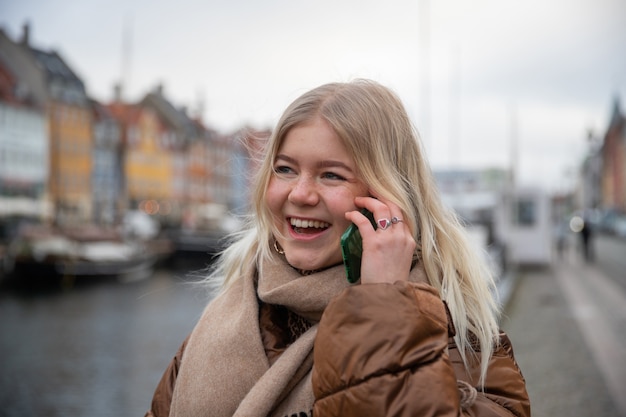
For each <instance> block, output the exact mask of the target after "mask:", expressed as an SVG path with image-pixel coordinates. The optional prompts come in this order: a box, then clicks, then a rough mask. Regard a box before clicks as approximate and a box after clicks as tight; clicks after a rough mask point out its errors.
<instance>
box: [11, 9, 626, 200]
mask: <svg viewBox="0 0 626 417" xmlns="http://www.w3.org/2000/svg"><path fill="white" fill-rule="evenodd" d="M25 22H29V23H30V25H31V44H32V45H33V46H35V47H38V48H40V49H46V50H50V49H54V50H56V51H57V52H59V53H60V54H61V56H62V57H63V58H64V59H65V60H66V61H67V63H68V64H69V65H70V66H71V67H72V68H73V69H74V70H75V71H76V73H77V74H78V75H79V76H80V77H81V78H82V79H83V80H84V81H85V83H86V86H87V90H88V93H89V94H90V95H91V96H92V97H94V98H96V99H98V100H100V101H103V102H109V101H110V100H111V99H112V97H113V94H112V91H113V85H114V84H115V83H116V82H118V81H119V80H124V84H125V98H126V99H127V100H129V101H138V100H139V99H141V98H142V97H143V95H145V94H146V93H147V92H149V91H150V90H152V89H153V88H154V87H155V86H156V85H158V84H160V83H162V84H163V86H164V91H165V95H166V97H168V98H169V99H170V100H171V101H172V102H173V103H174V104H175V105H177V106H186V107H188V108H189V109H190V111H191V112H197V111H198V109H200V108H203V109H204V110H203V111H202V116H203V119H204V120H205V122H206V123H207V124H208V125H209V126H212V127H214V128H215V129H217V130H219V131H221V132H223V133H230V132H232V131H234V130H236V129H237V128H239V127H241V126H243V125H245V124H247V125H251V126H254V127H258V128H266V127H268V128H271V127H272V126H273V124H274V123H275V122H276V121H277V119H278V117H279V116H280V114H281V112H282V111H283V109H284V108H285V107H286V106H287V104H289V102H291V101H292V100H293V99H294V98H295V97H297V96H298V95H300V94H301V93H303V92H304V91H306V90H309V89H311V88H313V87H316V86H318V85H320V84H323V83H326V82H330V81H349V80H351V79H354V78H372V79H375V80H377V81H379V82H381V83H383V84H385V85H387V86H389V87H391V88H392V89H393V90H394V91H396V92H397V93H398V95H399V96H400V97H401V98H402V100H403V101H404V103H405V105H406V107H407V110H408V112H409V114H410V116H411V118H412V120H413V122H414V124H415V126H416V127H417V129H418V130H419V131H420V134H421V135H422V138H423V141H424V143H425V146H426V149H427V152H428V156H429V158H430V161H431V163H432V165H433V167H435V168H451V167H462V168H477V167H501V168H502V167H508V166H510V165H511V163H512V161H513V160H515V161H516V162H515V164H514V166H516V167H517V175H518V178H519V179H520V181H521V183H523V184H530V185H540V186H542V187H544V188H547V189H548V190H551V191H555V190H562V189H564V188H566V187H568V186H570V185H571V184H572V180H571V178H568V177H567V173H568V172H570V173H571V172H573V171H575V169H576V168H577V167H578V166H579V164H580V160H581V158H582V156H583V155H584V153H585V150H586V147H587V143H586V136H587V131H588V130H589V129H593V131H594V132H595V133H596V135H598V136H601V135H603V134H604V133H605V131H606V128H607V126H608V121H609V117H610V111H611V108H612V101H613V99H614V97H615V96H618V97H619V98H620V99H621V101H622V103H624V105H623V106H622V107H626V1H624V0H524V1H520V0H514V1H507V0H472V1H463V0H437V1H434V0H430V1H427V0H385V1H381V0H379V1H373V0H317V1H315V2H311V1H307V2H304V1H299V0H258V1H257V0H197V1H194V0H176V1H170V2H158V1H154V0H123V1H120V0H52V1H48V0H20V1H14V0H0V27H2V28H3V29H4V30H5V31H6V32H7V33H8V34H9V36H11V37H13V39H14V40H17V39H18V38H19V37H20V36H21V31H22V25H23V24H24V23H25ZM200 103H202V105H201V104H200ZM622 112H623V113H624V111H622ZM514 150H517V151H514ZM513 155H516V157H513Z"/></svg>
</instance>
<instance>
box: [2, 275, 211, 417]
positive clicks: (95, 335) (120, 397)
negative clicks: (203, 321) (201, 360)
mask: <svg viewBox="0 0 626 417" xmlns="http://www.w3.org/2000/svg"><path fill="white" fill-rule="evenodd" d="M199 269H200V266H199V265H196V264H194V265H182V266H180V265H179V266H177V267H167V268H165V267H162V268H159V269H157V270H155V271H154V273H152V274H150V276H148V277H147V278H143V279H135V280H121V279H116V278H110V279H106V280H98V281H92V282H85V281H79V282H76V283H74V285H72V286H71V287H69V288H60V287H56V286H55V287H52V288H37V289H30V290H28V291H27V290H24V289H19V290H16V289H13V288H4V287H3V288H2V290H0V291H1V292H0V361H1V362H2V364H1V365H0V369H2V372H0V416H7V417H28V416H59V417H61V416H63V417H67V416H89V417H100V416H102V417H105V416H116V417H119V416H143V415H144V414H145V412H146V411H147V410H148V408H149V406H150V401H151V399H152V393H153V391H154V388H155V387H156V385H157V383H158V381H159V380H160V378H161V375H162V373H163V371H164V370H165V368H166V366H167V365H168V363H169V361H170V360H171V358H172V357H173V355H174V354H175V352H176V350H177V349H178V347H179V345H180V343H181V342H182V341H183V339H184V338H185V337H186V336H187V335H188V334H189V332H190V331H191V330H192V328H193V325H194V324H195V322H196V320H197V319H198V317H199V315H200V314H201V312H202V309H203V307H204V306H205V305H206V302H207V300H208V294H207V292H206V290H205V289H204V288H203V287H202V286H200V285H199V283H198V274H201V273H202V271H200V270H199Z"/></svg>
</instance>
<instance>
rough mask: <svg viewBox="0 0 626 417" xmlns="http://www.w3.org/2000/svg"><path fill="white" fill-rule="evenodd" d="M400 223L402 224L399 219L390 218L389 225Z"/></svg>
mask: <svg viewBox="0 0 626 417" xmlns="http://www.w3.org/2000/svg"><path fill="white" fill-rule="evenodd" d="M401 222H402V219H401V218H399V217H396V216H393V217H392V218H391V224H396V223H401Z"/></svg>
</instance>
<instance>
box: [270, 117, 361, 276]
mask: <svg viewBox="0 0 626 417" xmlns="http://www.w3.org/2000/svg"><path fill="white" fill-rule="evenodd" d="M273 169H274V173H273V174H272V177H271V179H270V182H269V185H268V188H267V193H266V199H267V200H266V202H267V205H268V207H269V209H270V212H271V214H272V217H273V221H274V228H275V229H276V230H277V231H278V234H277V235H276V239H277V241H278V243H279V244H280V246H281V247H282V248H283V249H284V251H285V256H286V258H287V261H288V262H289V264H290V265H292V266H293V267H295V268H298V269H304V270H314V269H320V268H325V267H329V266H332V265H335V264H338V263H340V262H341V261H342V256H341V249H340V247H339V244H340V239H341V235H342V234H343V232H344V231H345V230H346V229H347V228H348V226H349V225H350V222H349V221H348V220H346V219H345V217H344V215H345V213H346V212H348V211H351V210H355V209H356V206H355V205H354V198H355V197H357V196H366V195H368V192H367V187H366V186H365V184H363V183H362V182H361V181H360V180H359V179H358V178H357V176H356V167H355V165H354V161H353V159H352V158H351V157H350V155H349V154H348V152H347V150H346V148H345V147H344V146H343V144H342V143H341V140H340V139H339V137H338V136H337V134H336V133H335V132H334V130H333V129H332V128H331V127H330V126H329V125H328V123H326V122H325V121H324V120H322V119H320V118H315V119H314V120H312V121H310V122H308V123H305V124H301V125H298V126H296V127H294V128H292V129H291V130H290V131H289V132H288V133H287V135H286V136H285V138H284V140H283V142H282V144H281V146H280V148H279V149H278V153H277V155H276V158H275V160H274V166H273Z"/></svg>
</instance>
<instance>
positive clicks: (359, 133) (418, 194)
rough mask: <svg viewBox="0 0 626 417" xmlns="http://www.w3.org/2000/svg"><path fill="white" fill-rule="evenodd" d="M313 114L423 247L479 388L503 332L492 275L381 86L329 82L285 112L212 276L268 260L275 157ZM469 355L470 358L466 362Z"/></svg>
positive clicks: (226, 279)
mask: <svg viewBox="0 0 626 417" xmlns="http://www.w3.org/2000/svg"><path fill="white" fill-rule="evenodd" d="M315 117H321V118H322V119H324V120H325V121H326V122H328V123H329V124H330V125H331V126H332V127H333V129H334V130H335V132H336V133H337V135H338V136H339V137H340V138H341V140H342V141H343V144H344V146H345V147H346V148H347V150H348V152H349V153H350V154H351V155H353V157H354V161H355V165H356V167H357V170H358V175H359V176H360V177H361V179H362V180H363V181H364V182H365V183H366V184H368V186H369V187H370V188H371V189H372V190H374V191H375V192H376V193H378V194H379V195H380V196H381V197H383V198H385V199H388V200H390V201H392V202H394V203H395V204H397V205H398V206H399V207H400V208H401V209H402V212H403V215H404V220H405V223H406V224H407V225H408V226H409V228H410V230H411V231H412V233H413V237H414V238H415V240H416V242H417V243H418V254H417V255H418V256H419V260H420V262H421V263H422V264H423V267H424V270H425V272H426V275H427V276H428V281H429V283H430V284H431V285H432V286H434V287H435V288H436V289H437V290H438V291H439V293H440V294H441V298H442V299H443V300H445V301H446V303H447V305H448V308H449V310H450V314H451V316H452V319H453V321H454V325H455V328H456V330H457V334H456V336H455V341H456V343H457V346H458V347H459V353H460V354H461V357H462V359H463V361H464V363H465V365H466V367H469V361H471V360H475V359H477V358H475V357H474V356H478V355H480V363H481V376H480V381H479V383H481V384H482V383H484V379H485V375H486V371H487V366H488V362H489V359H490V357H491V354H492V352H493V346H494V343H495V342H496V341H497V336H498V331H499V329H498V325H497V314H498V305H497V303H496V302H495V300H494V297H493V295H492V290H493V286H494V281H493V278H492V276H491V273H490V271H489V268H488V267H487V266H486V263H485V261H484V259H483V257H482V256H481V254H480V253H478V251H476V250H474V248H473V247H472V245H471V244H470V240H469V239H468V237H467V235H466V233H465V230H464V228H463V227H462V225H461V224H460V222H459V221H458V219H457V218H456V216H455V215H454V214H453V213H452V212H451V211H450V210H448V209H447V208H446V207H444V206H443V204H442V202H441V199H440V197H439V195H438V191H437V188H436V186H435V183H434V180H433V176H432V173H431V172H430V168H429V165H428V162H427V161H426V159H425V157H424V152H423V150H422V148H421V145H420V142H419V139H418V135H417V132H416V131H415V129H414V127H413V125H412V123H411V122H410V119H409V117H408V115H407V113H406V110H405V109H404V106H403V105H402V103H401V101H400V99H399V98H398V97H397V96H396V95H395V94H394V93H393V92H392V91H390V90H389V89H387V88H386V87H383V86H382V85H380V84H378V83H376V82H373V81H369V80H356V81H353V82H350V83H331V84H326V85H323V86H320V87H318V88H315V89H313V90H311V91H309V92H307V93H305V94H303V95H302V96H301V97H299V98H298V99H296V100H295V101H294V102H293V103H292V104H291V105H290V106H289V107H287V109H286V110H285V112H284V113H283V115H282V117H281V119H280V120H279V122H278V124H277V126H276V129H275V130H274V131H273V133H272V135H271V137H270V138H269V141H268V143H267V148H266V152H265V154H264V158H263V159H262V162H261V165H260V169H259V171H258V173H257V175H256V177H255V180H256V181H255V188H254V191H253V192H254V195H253V211H254V213H253V215H252V216H250V218H249V219H248V224H247V227H246V228H245V230H244V231H242V232H240V233H239V234H238V235H237V236H235V237H234V240H233V243H232V244H231V245H230V246H229V247H228V249H226V250H225V251H224V252H223V253H222V256H221V257H220V259H219V260H218V263H217V265H216V269H215V271H214V272H213V275H214V276H221V277H222V278H223V287H224V288H225V287H227V286H228V285H229V284H230V283H232V282H233V281H234V280H237V279H239V278H240V277H241V276H243V275H244V274H247V273H251V272H253V270H254V268H256V267H257V266H258V264H259V262H260V260H261V259H262V258H264V257H268V256H269V255H270V251H271V243H272V236H273V233H274V231H273V230H272V220H271V214H270V212H269V209H268V207H267V205H266V204H265V198H266V190H267V187H268V184H269V181H270V178H271V175H272V172H273V169H272V167H273V164H274V158H275V156H276V154H277V152H278V149H279V147H280V145H281V143H282V141H283V139H284V138H285V136H286V135H287V133H288V132H289V130H290V129H292V128H293V127H294V126H297V125H299V124H302V123H304V122H307V121H310V120H312V119H314V118H315ZM338 250H339V249H338ZM471 335H474V337H475V338H476V339H477V341H478V342H479V345H480V349H479V350H480V354H479V353H477V352H476V349H475V348H474V347H473V346H472V343H471ZM466 352H471V353H473V354H472V355H471V357H468V356H467V355H466Z"/></svg>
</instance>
